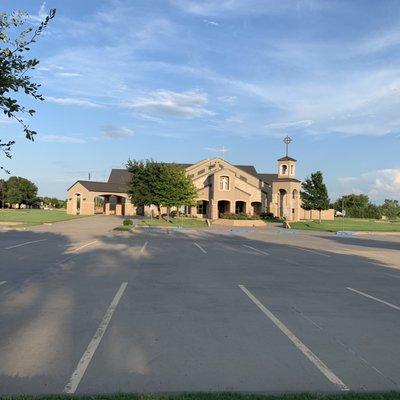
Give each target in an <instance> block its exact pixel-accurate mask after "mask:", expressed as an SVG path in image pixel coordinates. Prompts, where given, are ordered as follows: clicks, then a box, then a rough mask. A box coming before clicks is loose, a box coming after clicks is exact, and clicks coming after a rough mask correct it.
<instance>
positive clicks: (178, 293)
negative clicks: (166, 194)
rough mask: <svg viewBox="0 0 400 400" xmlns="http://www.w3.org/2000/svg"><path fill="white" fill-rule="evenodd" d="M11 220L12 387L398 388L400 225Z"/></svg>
mask: <svg viewBox="0 0 400 400" xmlns="http://www.w3.org/2000/svg"><path fill="white" fill-rule="evenodd" d="M119 223H120V220H118V219H117V218H113V217H105V216H98V217H90V218H84V219H80V220H73V221H68V222H62V223H58V224H54V225H52V226H42V227H38V228H36V229H31V230H26V231H4V232H1V233H0V359H1V362H0V393H1V394H6V393H32V394H37V393H62V392H66V393H77V394H81V393H105V392H121V391H122V392H181V391H242V392H247V391H251V392H287V391H291V392H292V391H321V392H335V391H347V390H356V391H372V390H398V389H399V385H400V362H399V360H400V336H399V332H400V291H399V287H400V256H399V253H400V252H399V249H400V236H389V235H388V236H353V237H342V236H336V235H334V234H328V233H320V232H319V233H312V232H295V231H285V230H281V229H278V228H268V229H255V228H254V229H250V228H249V229H213V228H212V229H201V230H190V229H187V230H186V229H135V230H134V233H132V234H130V233H116V232H113V231H112V228H113V227H114V226H117V225H118V224H119Z"/></svg>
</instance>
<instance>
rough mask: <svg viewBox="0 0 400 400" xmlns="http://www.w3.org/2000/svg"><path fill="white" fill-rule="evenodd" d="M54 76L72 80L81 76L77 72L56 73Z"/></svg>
mask: <svg viewBox="0 0 400 400" xmlns="http://www.w3.org/2000/svg"><path fill="white" fill-rule="evenodd" d="M56 75H57V76H61V77H64V78H73V77H76V76H82V74H80V73H78V72H57V73H56Z"/></svg>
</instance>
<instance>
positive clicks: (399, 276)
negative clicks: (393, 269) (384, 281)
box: [385, 274, 400, 279]
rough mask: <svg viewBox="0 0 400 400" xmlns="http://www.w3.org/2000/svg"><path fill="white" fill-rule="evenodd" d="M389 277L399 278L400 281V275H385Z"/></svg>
mask: <svg viewBox="0 0 400 400" xmlns="http://www.w3.org/2000/svg"><path fill="white" fill-rule="evenodd" d="M385 275H387V276H391V277H392V278H398V279H400V275H392V274H385Z"/></svg>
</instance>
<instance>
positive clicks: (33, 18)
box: [29, 1, 48, 22]
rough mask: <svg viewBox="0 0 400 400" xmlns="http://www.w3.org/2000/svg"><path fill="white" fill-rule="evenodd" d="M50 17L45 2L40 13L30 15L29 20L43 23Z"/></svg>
mask: <svg viewBox="0 0 400 400" xmlns="http://www.w3.org/2000/svg"><path fill="white" fill-rule="evenodd" d="M47 15H48V12H47V11H46V2H45V1H44V2H43V3H42V4H41V5H40V7H39V10H38V13H37V14H36V15H31V14H30V15H29V19H30V20H31V21H33V22H42V21H43V20H44V19H45V18H46V17H47Z"/></svg>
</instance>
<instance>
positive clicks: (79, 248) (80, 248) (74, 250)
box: [71, 240, 98, 253]
mask: <svg viewBox="0 0 400 400" xmlns="http://www.w3.org/2000/svg"><path fill="white" fill-rule="evenodd" d="M97 242H98V240H93V242H89V243H86V244H83V245H82V246H79V247H77V248H76V249H73V250H71V252H72V253H74V252H76V251H79V250H82V249H84V248H85V247H88V246H91V245H92V244H95V243H97Z"/></svg>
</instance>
